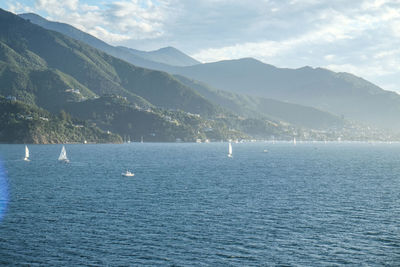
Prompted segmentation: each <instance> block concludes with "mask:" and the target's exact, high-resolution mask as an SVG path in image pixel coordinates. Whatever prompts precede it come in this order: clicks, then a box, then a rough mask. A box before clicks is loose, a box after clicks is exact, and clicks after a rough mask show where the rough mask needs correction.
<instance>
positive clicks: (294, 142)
mask: <svg viewBox="0 0 400 267" xmlns="http://www.w3.org/2000/svg"><path fill="white" fill-rule="evenodd" d="M293 144H294V145H295V144H296V137H294V138H293Z"/></svg>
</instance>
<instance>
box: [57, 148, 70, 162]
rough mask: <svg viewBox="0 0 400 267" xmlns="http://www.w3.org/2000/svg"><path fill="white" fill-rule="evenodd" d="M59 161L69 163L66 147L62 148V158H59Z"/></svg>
mask: <svg viewBox="0 0 400 267" xmlns="http://www.w3.org/2000/svg"><path fill="white" fill-rule="evenodd" d="M58 160H59V161H65V162H68V161H69V160H68V158H67V151H66V150H65V146H63V147H62V149H61V153H60V156H59V157H58Z"/></svg>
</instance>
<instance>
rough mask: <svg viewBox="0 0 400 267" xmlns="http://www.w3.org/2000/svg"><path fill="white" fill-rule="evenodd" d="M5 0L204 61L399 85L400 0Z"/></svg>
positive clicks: (15, 7) (106, 35)
mask: <svg viewBox="0 0 400 267" xmlns="http://www.w3.org/2000/svg"><path fill="white" fill-rule="evenodd" d="M5 1H9V2H8V3H9V5H8V6H9V9H10V10H12V11H13V12H27V11H30V12H36V13H38V14H39V15H42V16H45V17H46V18H51V19H52V20H56V21H61V22H66V23H69V24H72V25H73V26H75V27H78V28H79V29H81V30H83V31H86V32H89V33H91V34H93V35H95V36H96V37H99V38H100V39H103V40H105V41H107V42H110V43H111V44H114V45H120V44H122V45H126V46H130V47H133V48H137V49H143V50H149V49H156V48H159V47H162V46H167V45H172V46H177V47H178V48H180V49H182V50H183V51H185V52H188V53H189V54H191V55H193V56H194V57H195V58H197V59H199V60H201V61H205V62H208V61H216V60H221V59H232V58H240V57H255V58H257V59H260V60H262V61H264V62H266V63H270V64H274V65H277V66H280V67H301V66H304V65H310V66H315V67H317V66H322V67H330V68H332V69H334V70H336V71H350V72H354V73H355V74H357V75H360V76H362V77H364V78H366V79H370V80H372V81H374V82H376V83H378V84H382V85H384V84H387V85H389V84H391V85H393V84H395V82H396V81H397V82H398V84H399V88H400V75H398V74H399V73H398V72H397V70H399V69H400V64H399V62H398V60H397V59H396V58H400V57H399V55H400V51H399V49H398V47H400V1H399V0H354V1H349V0H335V1H330V0H252V1H239V0H201V1H200V0H113V1H108V0H105V1H99V2H97V3H96V2H94V1H90V2H87V0H65V1H58V0H35V1H34V3H36V4H35V5H29V6H28V7H27V6H26V5H22V4H18V1H26V0H17V1H12V0H5ZM93 3H94V4H93ZM0 6H1V3H0ZM395 75H397V76H399V78H395V77H394V76H395ZM392 87H393V86H392Z"/></svg>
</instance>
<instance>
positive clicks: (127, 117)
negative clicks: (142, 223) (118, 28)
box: [0, 10, 396, 141]
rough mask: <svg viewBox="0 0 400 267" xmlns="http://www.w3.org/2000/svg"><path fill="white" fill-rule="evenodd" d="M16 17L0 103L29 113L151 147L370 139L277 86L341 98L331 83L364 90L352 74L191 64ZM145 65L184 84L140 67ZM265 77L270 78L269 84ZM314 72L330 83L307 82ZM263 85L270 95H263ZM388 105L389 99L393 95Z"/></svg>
mask: <svg viewBox="0 0 400 267" xmlns="http://www.w3.org/2000/svg"><path fill="white" fill-rule="evenodd" d="M21 17H24V19H22V18H21ZM21 17H18V16H16V15H14V14H12V13H9V12H6V11H3V10H0V24H1V25H2V27H1V28H0V85H1V86H0V95H3V96H9V97H11V98H16V99H17V100H19V101H22V102H23V103H25V104H27V105H30V106H32V107H41V108H44V109H46V110H48V111H50V112H52V113H57V112H60V111H62V110H66V111H67V112H69V113H70V114H72V115H73V116H74V117H77V118H79V119H81V120H84V121H85V123H92V124H93V125H97V126H99V127H100V128H101V129H103V130H104V131H106V130H112V131H114V132H116V133H118V134H120V135H121V136H122V135H128V136H134V137H135V138H138V136H140V135H141V136H143V135H146V136H152V137H151V138H150V137H149V139H151V140H153V141H174V140H175V139H176V138H179V139H181V140H184V141H190V140H194V139H196V138H203V139H204V138H211V139H215V140H218V139H219V140H220V139H228V138H239V137H240V138H245V137H246V136H247V137H251V136H253V137H257V138H270V137H271V136H276V137H278V138H284V139H290V138H293V136H298V137H300V138H306V139H336V138H337V137H345V138H348V139H355V138H356V136H357V138H371V136H375V137H376V136H377V135H376V131H375V132H373V133H372V132H369V133H368V132H365V130H366V129H367V128H366V127H363V126H361V125H358V126H357V124H354V122H351V123H350V122H348V121H346V120H343V118H341V117H340V115H342V114H343V115H345V118H347V116H348V115H347V114H346V113H340V112H337V110H335V109H333V108H331V109H330V108H325V106H324V105H316V104H315V105H314V104H313V103H312V101H311V100H310V101H309V102H306V101H305V99H307V96H306V95H307V94H311V95H310V96H309V98H312V99H316V97H317V96H316V95H312V94H315V91H313V90H310V89H307V88H309V87H310V86H305V85H304V84H307V83H306V82H303V87H306V88H305V89H304V90H303V91H302V92H300V91H299V92H293V90H294V89H293V88H297V87H295V86H294V85H291V84H290V83H289V84H288V85H286V87H283V86H282V87H278V85H279V84H280V82H282V80H286V82H288V81H287V80H288V79H289V80H293V81H292V82H293V83H294V81H296V79H298V81H302V80H306V81H309V80H313V79H314V80H315V81H314V82H315V83H317V87H318V88H320V87H324V86H325V84H326V83H327V81H329V82H331V83H332V85H331V87H329V88H328V89H329V90H332V91H335V90H338V92H339V93H340V92H341V91H340V90H341V89H342V88H339V89H336V87H335V85H334V84H335V83H336V82H337V81H338V80H342V81H346V82H347V83H345V82H343V84H346V85H348V86H349V87H350V89H351V90H352V91H354V95H360V94H361V95H362V94H365V93H366V92H365V87H364V85H365V84H366V83H367V82H366V81H363V80H362V79H359V78H356V77H354V76H352V75H349V74H340V75H339V74H335V73H333V72H329V71H326V70H321V69H317V70H314V69H310V68H305V69H300V70H282V69H278V68H275V67H273V66H270V65H266V64H264V63H261V62H259V61H256V60H254V59H242V60H236V61H223V62H217V63H209V64H199V63H198V62H197V61H196V60H194V59H193V58H191V57H189V56H187V55H185V54H184V53H182V52H180V51H179V50H177V49H175V48H172V47H167V48H163V49H159V50H157V51H150V52H144V51H139V50H134V49H130V48H124V47H113V46H110V45H108V44H106V43H105V42H103V41H101V40H99V39H97V38H95V37H93V36H91V35H89V34H86V33H84V32H82V31H79V30H77V29H75V28H74V27H72V26H70V25H67V24H62V23H56V22H49V21H47V20H45V19H43V18H41V17H39V16H37V15H34V14H23V15H21ZM31 22H34V23H37V24H39V25H41V26H40V27H39V26H38V25H35V24H32V23H31ZM43 27H44V28H43ZM45 28H48V29H45ZM49 29H51V30H49ZM67 35H68V36H67ZM92 46H93V47H92ZM96 48H97V49H100V50H102V51H99V50H97V49H96ZM114 56H116V57H118V58H116V57H114ZM130 63H134V64H136V65H132V64H130ZM146 64H147V67H148V65H151V66H152V68H154V69H162V70H168V71H169V72H171V73H178V74H184V76H182V75H175V76H173V75H171V74H168V73H166V72H160V71H157V70H151V69H144V68H142V67H138V66H143V65H146ZM271 71H274V72H275V74H276V75H270V76H268V75H269V74H268V72H271ZM307 71H308V72H307ZM303 72H305V73H303ZM317 72H318V73H319V72H322V73H323V74H326V73H328V74H329V75H330V76H332V77H333V78H331V80H329V79H328V78H326V77H325V76H326V75H325V76H324V75H322V76H321V77H319V76H318V75H317V76H315V75H314V74H315V73H317ZM277 73H288V74H287V76H285V75H286V74H285V75H283V74H282V75H283V76H279V75H278V74H277ZM293 73H295V74H293ZM290 75H292V76H290ZM329 75H328V76H329ZM335 75H339V76H340V77H335ZM330 76H329V77H330ZM265 77H269V78H270V80H271V81H270V83H269V82H268V79H266V78H265ZM279 77H280V78H279ZM353 77H354V79H353ZM318 81H319V82H318ZM262 83H265V86H262V88H263V89H262V90H261V89H260V88H259V87H260V86H261V84H262ZM271 84H274V85H275V86H274V87H273V88H275V87H276V88H278V89H276V90H275V91H274V90H272V89H270V87H271ZM299 84H300V85H301V83H300V82H299ZM300 85H299V86H300ZM370 85H371V88H372V89H374V90H372V89H370V90H369V91H368V92H367V93H366V94H367V95H368V94H371V93H375V94H379V93H382V91H383V90H381V89H380V88H378V87H374V86H373V85H372V84H370ZM265 88H267V89H268V90H267V89H265ZM310 88H311V87H310ZM324 88H325V87H324ZM221 89H223V90H221ZM311 89H312V88H311ZM350 89H346V90H350ZM321 91H322V90H321ZM266 92H267V93H266ZM271 92H275V94H273V93H271ZM383 92H385V91H383ZM303 93H304V94H305V95H304V96H303V95H302V94H303ZM324 94H325V93H324ZM333 94H334V93H332V95H333ZM388 94H390V93H388ZM285 95H286V96H287V97H286V98H285V97H284V96H285ZM391 95H392V94H391ZM277 99H278V100H277ZM279 99H281V100H284V101H280V100H279ZM392 99H394V100H393V101H394V102H395V101H396V98H395V97H393V95H392ZM362 100H363V101H364V99H362ZM289 101H290V102H293V103H290V102H289ZM342 102H343V101H342ZM344 102H346V101H344ZM344 102H343V103H344ZM305 104H306V105H310V106H313V107H308V106H306V105H305ZM323 104H325V103H323ZM328 104H332V101H330V102H329V103H328ZM328 106H329V105H328ZM323 109H325V110H328V111H331V112H332V113H329V112H326V111H323ZM354 109H356V108H354ZM339 110H340V109H339ZM77 111H79V112H77ZM197 114H198V115H197ZM334 114H336V115H334ZM10 116H11V117H12V114H11V115H10ZM367 117H369V116H367ZM140 118H142V119H140ZM143 118H146V119H143ZM349 118H351V119H353V117H350V116H349ZM10 121H12V120H10ZM364 121H365V120H364ZM349 129H362V134H361V135H360V134H356V135H352V134H351V131H350V130H349ZM315 130H317V131H315ZM360 133H361V132H360ZM371 134H372V135H371ZM76 136H78V135H76ZM378 136H379V135H378ZM247 137H246V138H247ZM70 138H71V137H70ZM77 138H78V137H77ZM79 138H82V136H81V137H79ZM79 138H78V139H79ZM98 140H99V139H98ZM114 140H115V139H114ZM0 141H1V140H0Z"/></svg>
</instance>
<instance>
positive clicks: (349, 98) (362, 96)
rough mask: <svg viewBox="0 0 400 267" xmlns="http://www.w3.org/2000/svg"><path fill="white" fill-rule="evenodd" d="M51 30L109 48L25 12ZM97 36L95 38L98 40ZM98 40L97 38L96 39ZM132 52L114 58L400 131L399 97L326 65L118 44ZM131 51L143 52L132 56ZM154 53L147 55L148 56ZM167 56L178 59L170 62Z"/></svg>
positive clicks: (116, 54)
mask: <svg viewBox="0 0 400 267" xmlns="http://www.w3.org/2000/svg"><path fill="white" fill-rule="evenodd" d="M21 16H23V17H24V18H28V19H30V20H31V21H32V22H34V23H38V24H39V25H42V26H44V27H46V28H49V29H53V30H57V31H60V32H62V33H64V34H67V35H69V36H72V37H73V38H76V39H79V40H81V41H84V42H86V43H88V44H91V45H94V46H95V47H97V48H99V49H101V50H103V51H106V52H107V50H109V49H110V46H109V45H107V44H106V45H105V43H104V42H101V41H100V42H101V43H99V42H97V43H95V42H93V41H91V40H92V39H93V38H94V37H93V36H90V35H88V34H85V33H82V32H81V31H79V30H77V29H75V28H73V27H72V26H69V25H66V24H60V23H55V22H49V21H47V20H45V19H43V18H41V17H39V16H37V15H33V14H22V15H21ZM94 39H96V38H94ZM97 40H98V39H97ZM116 49H119V51H122V50H124V51H125V52H130V53H129V55H128V54H121V53H122V52H120V53H114V54H113V55H114V56H117V57H119V58H122V59H124V60H127V61H128V62H130V63H133V64H135V65H137V66H142V67H148V68H152V69H157V70H163V71H167V72H169V73H173V74H180V75H182V76H185V77H188V78H191V79H194V80H198V81H201V82H203V83H205V84H206V85H208V86H209V87H212V88H217V89H219V90H224V91H227V92H234V93H240V94H245V95H252V96H261V97H264V98H269V99H275V100H280V101H284V102H288V103H295V104H300V105H305V106H310V107H314V108H316V109H319V110H323V111H327V112H330V113H332V114H335V115H336V116H340V117H344V118H345V119H349V120H354V121H360V122H363V123H365V124H369V125H373V126H376V127H382V128H388V129H395V130H400V124H398V123H397V118H398V117H399V115H400V96H399V95H398V94H396V93H394V92H389V91H385V90H383V89H381V88H379V87H378V86H376V85H374V84H372V83H370V82H368V81H366V80H364V79H362V78H359V77H356V76H354V75H352V74H349V73H336V72H332V71H329V70H326V69H322V68H311V67H303V68H300V69H285V68H277V67H274V66H272V65H268V64H265V63H262V62H260V61H257V60H255V59H252V58H244V59H238V60H226V61H220V62H215V63H206V64H196V63H198V62H196V61H195V60H194V59H192V58H190V57H188V56H182V55H184V54H183V53H182V52H180V51H178V52H177V50H176V49H173V48H164V49H161V50H159V51H164V53H162V56H160V55H159V54H160V53H156V52H142V51H138V50H133V49H127V48H121V47H119V48H116ZM130 54H135V56H140V57H141V59H138V58H132V57H131V56H130ZM150 54H151V55H152V56H146V55H150ZM165 54H169V55H170V57H169V58H175V60H178V59H179V60H178V61H179V62H176V61H173V60H171V61H168V60H165V59H164V57H165Z"/></svg>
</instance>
